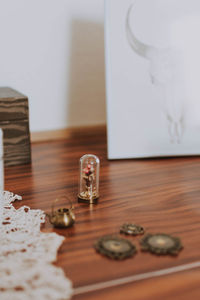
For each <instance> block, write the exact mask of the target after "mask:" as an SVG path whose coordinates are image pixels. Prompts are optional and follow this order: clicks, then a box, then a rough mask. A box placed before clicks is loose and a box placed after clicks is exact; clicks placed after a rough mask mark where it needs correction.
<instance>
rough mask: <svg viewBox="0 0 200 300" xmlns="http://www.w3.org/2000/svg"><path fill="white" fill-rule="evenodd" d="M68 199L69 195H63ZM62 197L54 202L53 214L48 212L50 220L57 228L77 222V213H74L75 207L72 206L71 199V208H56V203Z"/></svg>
mask: <svg viewBox="0 0 200 300" xmlns="http://www.w3.org/2000/svg"><path fill="white" fill-rule="evenodd" d="M62 198H65V199H67V197H62ZM60 199H61V198H58V199H56V200H55V201H54V202H53V204H52V209H51V214H50V215H49V214H46V215H47V216H48V218H49V222H50V223H51V224H52V225H53V226H54V227H57V228H67V227H71V226H72V225H73V224H74V222H75V214H74V207H73V206H72V203H71V201H69V202H70V204H71V206H70V208H59V209H57V210H54V205H55V203H56V202H58V201H59V200H60Z"/></svg>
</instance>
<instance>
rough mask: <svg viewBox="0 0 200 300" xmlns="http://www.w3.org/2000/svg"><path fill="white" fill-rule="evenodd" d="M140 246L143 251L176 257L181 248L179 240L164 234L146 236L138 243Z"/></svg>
mask: <svg viewBox="0 0 200 300" xmlns="http://www.w3.org/2000/svg"><path fill="white" fill-rule="evenodd" d="M140 244H141V248H142V250H143V251H149V252H151V253H154V254H157V255H164V254H171V255H177V254H178V252H179V251H180V250H181V249H182V248H183V246H182V244H181V241H180V239H179V238H177V237H172V236H170V235H167V234H164V233H157V234H147V235H145V236H144V238H143V239H142V240H141V241H140Z"/></svg>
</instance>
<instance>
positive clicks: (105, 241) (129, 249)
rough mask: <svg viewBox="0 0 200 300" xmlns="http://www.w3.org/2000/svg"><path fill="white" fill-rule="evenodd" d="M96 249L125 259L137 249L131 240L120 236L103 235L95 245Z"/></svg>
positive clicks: (112, 256)
mask: <svg viewBox="0 0 200 300" xmlns="http://www.w3.org/2000/svg"><path fill="white" fill-rule="evenodd" d="M94 247H95V249H96V251H98V252H99V253H101V254H103V255H105V256H108V257H109V258H112V259H119V260H122V259H125V258H127V257H131V256H133V255H134V254H135V253H136V252H137V250H136V247H135V246H134V245H133V244H132V243H131V242H130V241H129V240H125V239H122V238H120V237H118V236H112V235H111V236H110V235H107V236H103V237H102V238H100V239H99V240H98V241H97V242H96V243H95V245H94Z"/></svg>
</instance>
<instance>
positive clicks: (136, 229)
mask: <svg viewBox="0 0 200 300" xmlns="http://www.w3.org/2000/svg"><path fill="white" fill-rule="evenodd" d="M120 233H124V234H126V235H139V234H143V233H144V228H143V227H142V226H140V225H137V224H130V223H125V224H123V225H122V226H121V227H120Z"/></svg>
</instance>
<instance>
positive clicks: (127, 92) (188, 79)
mask: <svg viewBox="0 0 200 300" xmlns="http://www.w3.org/2000/svg"><path fill="white" fill-rule="evenodd" d="M199 32H200V1H199V0H118V1H116V0H106V1H105V45H106V46H105V52H106V85H107V124H108V158H110V159H120V158H140V157H154V156H155V157H156V156H178V155H199V154H200V34H199Z"/></svg>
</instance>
